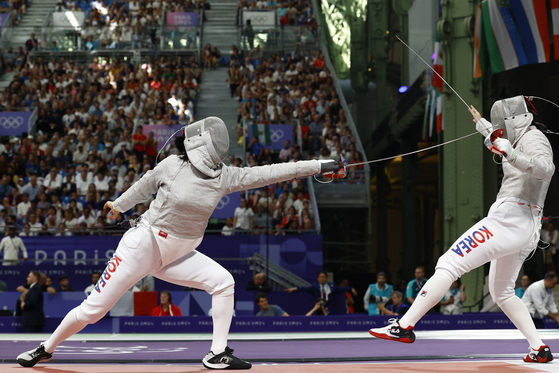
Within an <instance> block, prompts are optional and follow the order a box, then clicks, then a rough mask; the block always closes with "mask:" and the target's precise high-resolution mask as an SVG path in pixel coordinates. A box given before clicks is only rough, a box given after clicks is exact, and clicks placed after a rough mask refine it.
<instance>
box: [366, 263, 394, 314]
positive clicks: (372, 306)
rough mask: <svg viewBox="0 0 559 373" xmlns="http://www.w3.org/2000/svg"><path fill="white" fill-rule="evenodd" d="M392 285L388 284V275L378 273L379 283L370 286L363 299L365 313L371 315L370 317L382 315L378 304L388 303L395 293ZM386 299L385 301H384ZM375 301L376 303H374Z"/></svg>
mask: <svg viewBox="0 0 559 373" xmlns="http://www.w3.org/2000/svg"><path fill="white" fill-rule="evenodd" d="M393 291H394V290H393V288H392V285H388V284H387V283H386V274H385V273H384V272H379V273H377V283H376V284H371V285H369V288H368V289H367V291H366V292H365V296H364V297H363V304H364V306H365V311H367V312H368V313H369V316H372V315H380V310H379V309H378V307H377V302H379V303H383V304H384V303H386V302H387V301H388V298H390V296H391V295H392V292H393ZM371 295H372V296H373V297H371ZM383 298H385V299H383ZM372 300H374V301H372Z"/></svg>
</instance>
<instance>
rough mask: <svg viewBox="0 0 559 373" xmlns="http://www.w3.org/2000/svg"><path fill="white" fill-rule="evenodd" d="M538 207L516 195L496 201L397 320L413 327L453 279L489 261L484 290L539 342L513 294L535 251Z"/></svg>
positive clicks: (535, 343) (532, 341)
mask: <svg viewBox="0 0 559 373" xmlns="http://www.w3.org/2000/svg"><path fill="white" fill-rule="evenodd" d="M540 220H541V209H540V208H539V207H536V206H530V205H529V204H528V203H526V202H523V201H521V200H518V199H511V198H508V199H507V200H505V201H496V202H495V203H494V204H493V205H492V206H491V209H490V210H489V214H488V215H487V217H486V218H484V219H482V220H480V221H479V222H478V223H476V224H474V225H473V226H472V227H471V228H470V229H468V230H467V231H466V232H465V233H464V234H463V235H462V236H460V238H458V239H457V240H456V242H454V244H453V245H452V246H451V247H450V249H449V250H448V251H447V252H446V253H444V254H443V255H442V256H441V257H440V258H439V260H438V262H437V266H436V267H435V268H436V271H435V274H434V275H433V276H432V277H431V279H429V281H427V283H426V284H425V285H424V286H423V288H422V289H421V291H420V293H419V295H418V296H417V298H416V299H415V302H414V303H413V304H412V306H411V307H410V309H409V311H408V312H407V313H406V314H405V315H404V316H403V317H402V319H401V320H400V325H401V326H402V327H404V328H406V327H408V326H410V325H411V326H413V325H415V324H416V323H417V321H419V319H420V318H421V317H423V315H424V314H425V313H426V312H427V311H429V310H430V309H431V308H432V307H433V306H434V305H435V304H437V303H438V302H439V301H440V300H441V298H442V297H443V296H444V294H445V293H446V292H447V291H448V288H449V287H450V285H451V284H452V282H454V281H455V280H456V279H457V278H458V277H461V276H462V275H463V274H464V273H467V272H469V271H471V270H472V269H474V268H477V267H480V266H482V265H483V264H485V263H487V262H489V261H490V262H491V267H490V270H489V292H490V293H491V296H492V298H493V300H494V301H495V303H497V305H499V307H501V309H502V310H503V312H505V314H506V315H507V316H508V317H509V318H510V319H511V321H512V322H513V323H514V324H515V326H516V327H517V328H518V329H519V330H520V331H521V332H522V333H523V334H524V336H525V337H526V338H527V339H528V342H529V343H530V346H531V347H533V348H536V349H537V348H539V347H540V345H541V344H542V342H541V339H540V338H539V336H538V334H537V332H536V329H535V327H534V323H533V322H532V319H531V317H530V314H529V313H528V310H527V309H526V306H524V304H523V303H522V301H521V300H520V298H518V297H516V295H515V293H514V285H515V282H516V278H517V277H518V272H519V271H520V268H521V267H522V264H524V261H525V260H526V258H527V257H528V255H530V253H531V252H532V250H534V249H535V247H536V245H537V242H538V239H539V231H540V226H541V224H540Z"/></svg>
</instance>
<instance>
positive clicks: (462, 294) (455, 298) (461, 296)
mask: <svg viewBox="0 0 559 373" xmlns="http://www.w3.org/2000/svg"><path fill="white" fill-rule="evenodd" d="M465 301H466V285H464V284H462V282H461V281H460V279H457V280H456V281H454V282H453V283H452V284H451V285H450V289H449V290H448V291H447V292H446V294H445V296H444V298H443V300H442V301H441V302H440V305H441V313H442V314H443V315H461V314H462V313H463V312H464V311H463V303H464V302H465Z"/></svg>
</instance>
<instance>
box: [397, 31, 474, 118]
mask: <svg viewBox="0 0 559 373" xmlns="http://www.w3.org/2000/svg"><path fill="white" fill-rule="evenodd" d="M396 38H397V39H398V40H400V42H401V43H402V44H404V45H405V46H406V47H407V48H408V49H409V50H410V51H412V52H413V54H415V55H416V56H417V58H419V59H420V60H421V61H423V63H424V64H425V65H427V66H428V67H429V68H430V69H431V70H432V71H433V72H434V73H435V74H437V76H438V77H439V78H441V79H442V81H443V82H445V84H446V85H447V86H448V88H450V89H451V90H452V92H454V94H455V95H456V96H458V98H459V99H460V100H461V101H462V102H463V103H464V105H466V107H467V108H468V111H469V110H470V105H468V104H467V103H466V101H464V99H463V98H462V96H460V95H459V94H458V92H456V91H455V90H454V88H452V86H451V85H450V84H448V82H447V81H446V80H445V79H444V78H443V77H442V76H441V74H439V73H438V72H436V71H435V69H433V67H432V66H431V65H430V64H429V63H427V61H425V60H424V59H423V58H421V56H420V55H419V54H417V53H415V51H414V50H413V49H411V47H410V46H409V45H407V44H406V43H405V42H404V41H403V40H402V39H400V37H399V36H398V35H396ZM478 119H479V118H478Z"/></svg>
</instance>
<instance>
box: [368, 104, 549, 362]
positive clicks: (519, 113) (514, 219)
mask: <svg viewBox="0 0 559 373" xmlns="http://www.w3.org/2000/svg"><path fill="white" fill-rule="evenodd" d="M532 110H534V111H535V109H533V106H532V104H531V102H529V101H528V100H527V99H526V98H525V97H524V96H516V97H512V98H508V99H504V100H499V101H497V102H495V103H494V104H493V106H492V108H491V123H490V122H488V121H487V120H485V119H483V118H481V116H480V114H479V113H478V112H477V110H475V108H474V107H473V106H472V108H471V110H470V111H471V112H472V115H473V116H474V122H476V129H477V130H478V131H479V132H480V133H481V134H482V135H483V136H484V137H485V138H486V141H485V144H486V146H487V147H488V148H489V149H490V150H491V151H492V152H494V153H495V154H499V155H502V156H503V158H502V159H503V174H504V177H503V180H502V185H501V189H500V190H499V193H498V195H497V199H496V201H495V202H494V203H493V205H492V206H491V208H490V210H489V213H488V215H487V217H485V218H484V219H482V220H480V221H479V222H478V223H476V224H474V225H473V226H472V227H471V228H470V229H468V230H467V231H466V232H465V233H464V234H463V235H462V236H460V238H458V239H457V240H456V242H454V244H452V246H451V247H450V248H449V250H448V251H447V252H446V253H445V254H443V255H442V256H441V257H440V258H439V260H438V262H437V265H436V267H435V269H436V271H435V274H434V275H433V277H431V279H429V281H428V282H427V283H426V284H425V285H424V286H423V288H422V289H421V292H420V293H419V296H418V297H417V298H416V300H415V302H414V303H413V305H412V306H411V308H410V309H409V311H408V312H407V313H406V314H405V315H404V316H403V317H402V319H401V320H400V321H394V322H393V323H392V324H391V325H388V326H386V327H384V328H378V329H371V330H370V331H369V332H370V334H372V335H373V336H375V337H378V338H383V339H389V340H395V341H400V342H405V343H412V342H413V341H414V340H415V334H414V333H413V327H414V325H415V324H416V323H417V322H418V321H419V320H420V319H421V317H423V315H424V314H425V313H426V312H427V311H429V310H430V309H431V308H432V307H433V306H434V305H435V304H437V303H438V302H439V301H440V300H441V298H442V297H443V296H444V295H445V293H446V291H447V290H448V289H449V287H450V285H451V284H452V282H454V281H455V280H456V279H457V278H458V277H461V276H462V275H463V274H464V273H467V272H469V271H471V270H472V269H474V268H477V267H479V266H481V265H483V264H485V263H487V262H491V266H490V270H489V291H490V293H491V296H492V298H493V300H494V301H495V303H497V305H499V307H500V308H501V309H502V310H503V312H504V313H505V314H506V315H507V316H508V317H509V319H511V321H512V322H513V323H514V325H515V326H516V327H517V328H518V329H519V330H520V331H521V332H522V334H524V336H525V337H526V339H527V340H528V342H529V344H530V352H529V354H528V355H527V356H526V357H525V358H524V361H526V362H541V363H545V362H548V361H551V360H553V356H552V354H551V352H550V350H549V347H548V346H546V345H544V343H543V342H542V340H541V339H540V337H539V336H538V333H537V332H536V328H535V326H534V323H533V322H532V319H531V317H530V313H529V312H528V310H527V309H526V306H525V305H524V304H523V303H522V301H521V300H520V298H518V297H516V296H515V293H514V285H515V280H516V278H517V277H518V273H519V271H520V268H521V267H522V264H523V263H524V261H525V260H526V258H528V256H529V255H530V253H531V252H532V251H533V250H535V248H536V246H537V243H538V239H539V234H540V227H541V223H540V221H541V214H542V209H543V205H544V201H545V196H546V194H547V189H548V187H549V183H550V181H551V177H552V176H553V173H554V171H555V166H554V165H553V151H552V149H551V145H550V143H549V141H548V139H547V138H546V137H545V135H544V134H543V133H542V132H541V131H540V130H538V129H537V128H536V126H534V125H533V124H532V121H533V115H532V112H531V111H532ZM492 135H493V136H495V135H497V136H498V135H502V137H501V138H497V139H495V138H494V137H492Z"/></svg>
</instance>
